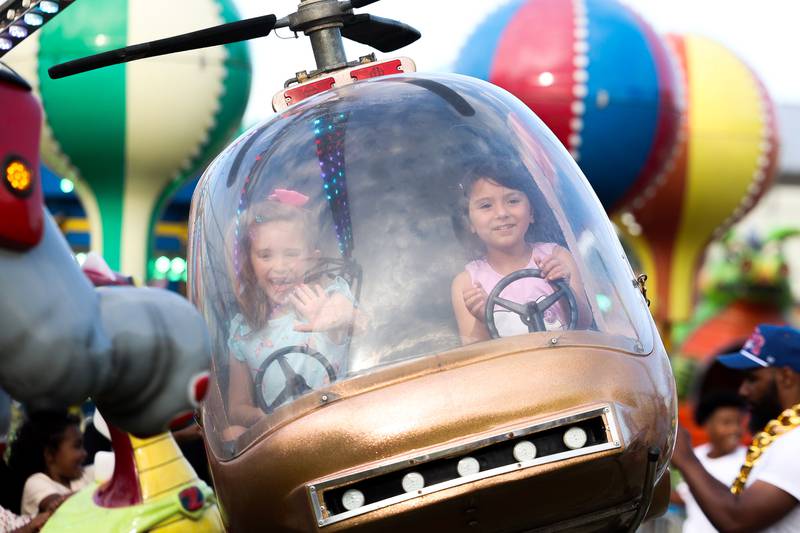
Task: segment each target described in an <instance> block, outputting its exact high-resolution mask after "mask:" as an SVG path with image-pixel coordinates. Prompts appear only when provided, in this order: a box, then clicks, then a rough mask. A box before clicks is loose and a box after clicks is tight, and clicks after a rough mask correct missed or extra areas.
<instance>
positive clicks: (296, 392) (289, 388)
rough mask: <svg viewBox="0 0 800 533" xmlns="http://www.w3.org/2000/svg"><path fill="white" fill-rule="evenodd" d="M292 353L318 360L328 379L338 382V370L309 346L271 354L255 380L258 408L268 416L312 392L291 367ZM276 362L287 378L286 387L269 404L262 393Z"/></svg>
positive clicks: (293, 347) (281, 350) (288, 348)
mask: <svg viewBox="0 0 800 533" xmlns="http://www.w3.org/2000/svg"><path fill="white" fill-rule="evenodd" d="M290 353H302V354H305V355H306V356H307V357H310V358H312V359H316V360H317V361H318V362H319V364H321V365H322V366H323V368H325V372H326V373H327V374H328V378H329V379H330V380H331V383H333V382H334V381H335V380H336V370H334V369H333V365H331V363H330V361H328V359H326V358H325V356H324V355H322V354H321V353H319V352H317V351H314V350H312V349H311V348H309V347H308V346H300V345H294V346H286V347H284V348H280V349H278V350H275V351H274V352H272V353H271V354H269V356H267V358H266V359H264V362H263V363H261V366H260V367H259V368H258V372H257V373H256V378H255V387H256V393H257V396H258V406H259V407H261V410H262V411H264V412H265V413H267V414H269V413H271V412H272V411H273V410H274V409H275V408H276V407H278V406H279V405H281V404H282V403H284V402H286V401H287V400H289V399H291V398H297V397H298V396H301V395H303V394H305V393H307V392H309V391H311V390H312V389H311V387H309V386H308V383H306V380H305V379H304V378H303V376H301V375H300V374H298V373H297V372H295V371H294V369H293V368H292V365H290V364H289V361H287V360H286V356H287V355H288V354H290ZM275 362H277V363H278V365H279V367H280V369H281V372H283V375H284V377H285V378H286V385H285V386H284V387H283V390H282V391H281V393H280V394H278V396H277V397H276V398H275V399H274V400H273V401H272V402H271V403H267V401H266V400H265V399H264V394H263V392H262V391H263V381H264V375H266V372H267V369H268V368H269V367H270V366H272V365H273V364H274V363H275Z"/></svg>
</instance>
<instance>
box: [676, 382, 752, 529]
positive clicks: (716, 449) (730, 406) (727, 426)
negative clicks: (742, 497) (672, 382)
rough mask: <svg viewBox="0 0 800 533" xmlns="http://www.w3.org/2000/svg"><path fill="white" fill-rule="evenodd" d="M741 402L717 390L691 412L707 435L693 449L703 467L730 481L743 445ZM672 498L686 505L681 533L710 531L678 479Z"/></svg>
mask: <svg viewBox="0 0 800 533" xmlns="http://www.w3.org/2000/svg"><path fill="white" fill-rule="evenodd" d="M745 413H746V411H745V403H744V400H742V398H740V397H739V396H738V395H737V394H736V393H735V392H727V391H720V392H716V393H712V394H709V395H706V396H704V397H703V398H702V399H701V400H700V402H699V403H698V405H697V409H696V410H695V413H694V418H695V422H697V425H699V426H701V427H702V428H703V430H704V431H705V432H706V434H707V435H708V439H709V441H708V442H707V443H706V444H701V445H700V446H698V447H696V448H695V449H694V453H695V454H696V455H697V458H698V459H700V462H701V463H702V464H703V466H704V467H705V469H706V470H707V471H708V472H709V473H710V474H711V475H712V476H714V477H715V478H717V479H718V480H720V481H721V482H723V483H725V484H726V485H730V484H731V483H733V480H734V479H735V478H736V476H737V475H738V474H739V468H740V467H741V466H742V463H743V462H744V458H745V454H746V453H747V448H746V447H745V446H743V445H742V444H741V440H742V432H743V431H744V420H745ZM675 491H676V494H673V497H672V501H673V502H675V503H683V504H684V505H685V506H686V521H685V522H684V523H683V532H684V533H713V532H715V531H716V528H715V527H714V526H712V525H711V522H709V521H708V519H707V518H706V516H705V515H704V514H703V511H702V510H701V509H700V507H699V506H698V505H697V503H696V502H695V500H694V498H693V497H692V493H691V492H690V491H689V487H688V486H687V485H686V484H685V483H680V484H678V486H677V487H676V488H675Z"/></svg>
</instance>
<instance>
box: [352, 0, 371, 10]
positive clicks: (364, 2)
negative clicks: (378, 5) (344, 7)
mask: <svg viewBox="0 0 800 533" xmlns="http://www.w3.org/2000/svg"><path fill="white" fill-rule="evenodd" d="M377 1H378V0H350V7H352V8H353V9H358V8H359V7H364V6H368V5H370V4H374V3H375V2H377Z"/></svg>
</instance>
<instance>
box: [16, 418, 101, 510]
mask: <svg viewBox="0 0 800 533" xmlns="http://www.w3.org/2000/svg"><path fill="white" fill-rule="evenodd" d="M85 458H86V450H85V449H84V448H83V435H82V434H81V430H80V420H78V418H77V417H75V416H72V415H69V414H67V413H66V412H65V411H52V412H39V413H31V414H30V416H29V417H28V419H27V420H26V421H25V422H24V423H23V424H22V426H21V427H20V429H19V432H18V433H17V437H16V439H15V440H14V442H13V443H12V445H11V454H10V457H9V467H10V469H11V471H12V472H13V473H14V475H15V477H16V479H19V480H25V481H24V487H23V490H22V498H21V504H20V510H21V513H22V514H23V515H28V516H31V517H32V516H35V515H37V514H39V513H41V512H52V511H54V510H55V509H56V508H58V506H59V505H61V503H62V502H63V501H64V500H65V499H66V498H68V497H69V496H70V495H72V494H73V493H75V492H77V491H78V490H80V489H82V488H84V487H85V486H87V485H89V484H90V483H91V482H92V480H93V473H92V468H91V467H87V468H84V466H83V462H84V459H85Z"/></svg>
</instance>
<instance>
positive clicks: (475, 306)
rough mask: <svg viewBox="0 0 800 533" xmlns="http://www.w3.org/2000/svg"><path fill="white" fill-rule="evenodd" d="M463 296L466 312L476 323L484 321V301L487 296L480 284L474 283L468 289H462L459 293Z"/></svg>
mask: <svg viewBox="0 0 800 533" xmlns="http://www.w3.org/2000/svg"><path fill="white" fill-rule="evenodd" d="M461 294H462V295H463V296H464V306H466V308H467V311H469V313H470V314H471V315H472V316H474V317H475V318H476V319H478V321H480V322H483V321H484V320H485V309H486V300H487V299H488V298H489V295H488V294H486V291H485V290H483V287H481V284H480V283H475V284H474V285H473V286H472V287H470V288H469V289H464V291H463V292H462V293H461Z"/></svg>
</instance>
